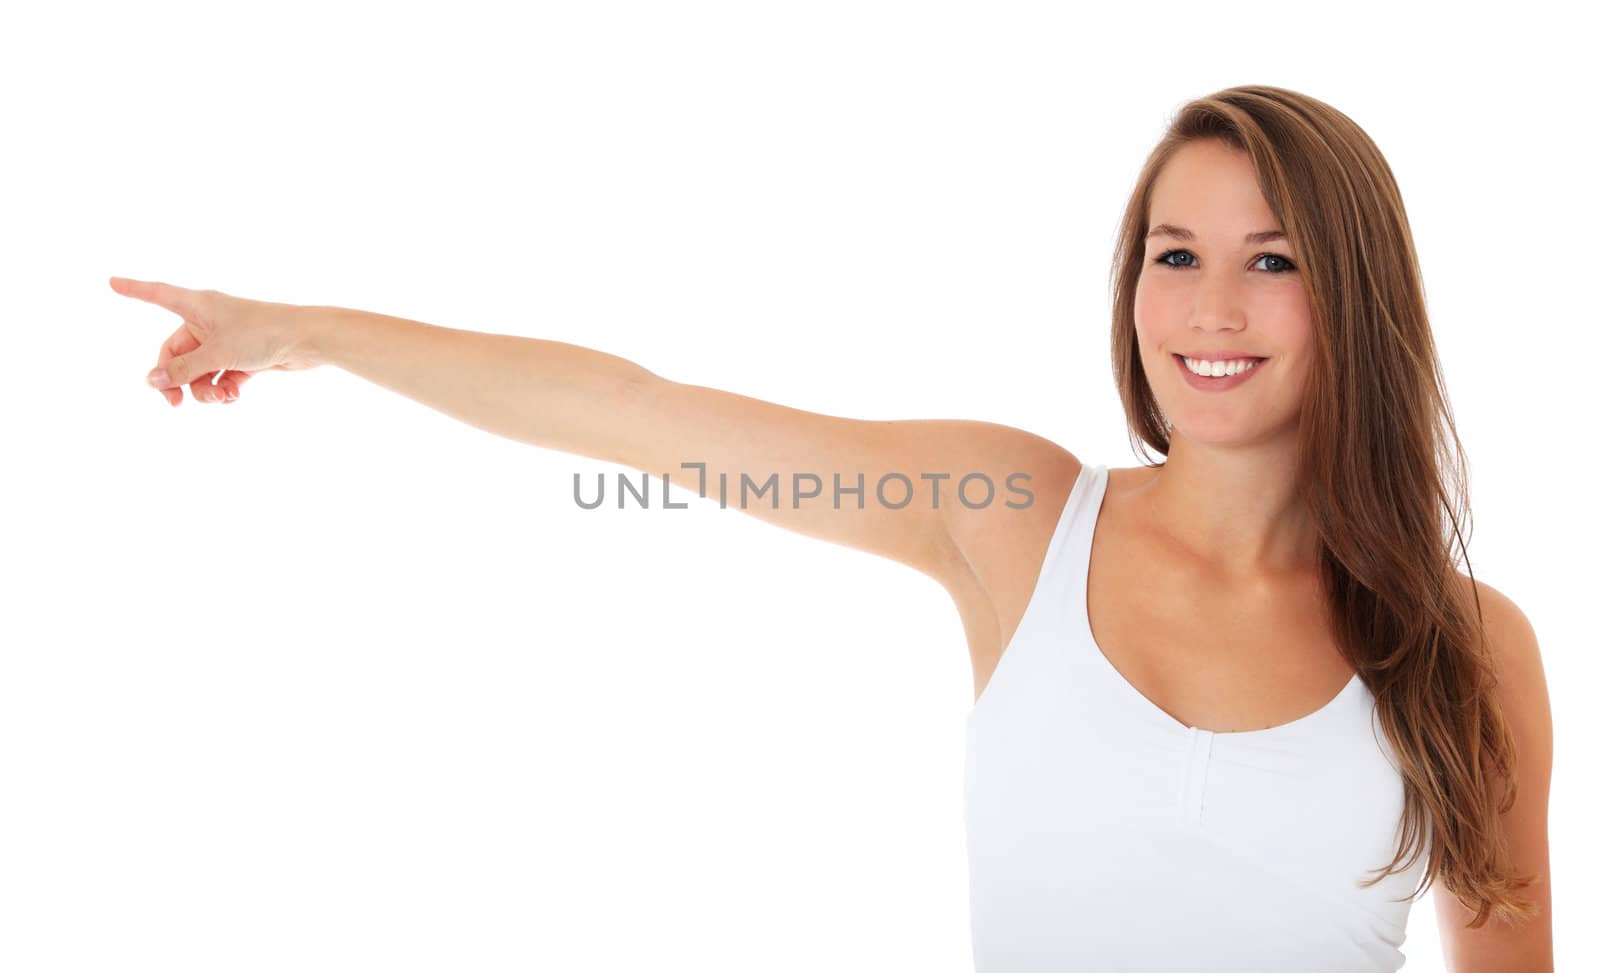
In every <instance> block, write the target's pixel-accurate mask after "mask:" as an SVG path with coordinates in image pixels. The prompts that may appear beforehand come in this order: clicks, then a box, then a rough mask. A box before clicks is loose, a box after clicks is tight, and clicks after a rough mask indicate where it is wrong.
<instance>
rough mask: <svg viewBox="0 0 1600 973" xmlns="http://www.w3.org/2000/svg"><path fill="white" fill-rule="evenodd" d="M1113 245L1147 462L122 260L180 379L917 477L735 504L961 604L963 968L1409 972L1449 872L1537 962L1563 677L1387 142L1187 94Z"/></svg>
mask: <svg viewBox="0 0 1600 973" xmlns="http://www.w3.org/2000/svg"><path fill="white" fill-rule="evenodd" d="M1113 274H1114V276H1113V284H1114V302H1113V303H1114V308H1113V315H1112V326H1111V337H1112V344H1113V365H1114V369H1115V373H1116V379H1117V382H1118V385H1119V387H1120V389H1121V395H1122V402H1123V407H1124V410H1125V413H1126V415H1127V419H1128V423H1129V426H1130V429H1131V432H1132V434H1133V435H1134V436H1135V437H1137V439H1138V440H1139V442H1140V444H1141V448H1143V447H1149V448H1152V449H1154V450H1155V451H1156V452H1158V453H1160V454H1162V455H1163V456H1165V460H1164V462H1160V463H1151V464H1148V465H1141V466H1136V467H1128V468H1118V469H1107V468H1106V467H1104V466H1093V465H1086V464H1084V463H1082V462H1080V461H1079V459H1078V458H1077V457H1076V456H1074V455H1073V454H1072V453H1071V452H1069V451H1068V450H1066V449H1064V448H1062V447H1061V446H1059V445H1057V444H1055V443H1052V442H1049V441H1048V440H1045V439H1043V438H1040V437H1038V436H1035V435H1032V434H1030V433H1027V432H1024V431H1021V430H1017V429H1012V428H1009V427H1004V426H998V425H993V424H988V423H982V422H957V421H920V422H874V421H862V420H852V419H846V418H839V417H834V416H827V415H820V414H816V413H810V412H803V411H798V410H795V409H789V408H784V407H782V406H779V405H775V404H772V403H768V402H763V401H759V400H756V399H751V398H746V397H743V396H739V395H733V394H730V393H727V392H722V391H718V390H716V389H711V388H704V387H699V386H693V385H685V384H680V383H677V382H673V381H670V380H668V379H665V378H662V377H660V376H658V375H656V374H654V373H652V372H650V371H647V370H646V369H644V368H642V367H640V366H639V365H636V364H634V363H633V362H631V361H628V360H625V359H622V358H618V357H615V356H613V355H609V354H605V353H602V352H600V351H595V350H591V349H587V348H582V347H578V346H575V345H570V344H563V343H559V342H550V341H540V340H535V339H529V338H521V337H514V336H506V335H493V334H480V333H474V332H468V331H458V330H452V329H448V328H441V327H436V326H431V325H427V324H423V323H420V322H416V321H408V320H403V319H399V318H394V317H387V316H383V315H377V314H370V313H365V312H361V311H356V310H347V309H342V308H325V307H301V306H294V305H285V304H273V303H264V302H258V301H250V300H244V299H242V298H237V297H233V296H230V295H227V294H223V293H220V292H218V291H214V290H206V291H196V290H186V289H183V288H180V287H175V286H171V285H168V284H162V283H155V282H147V281H135V280H128V279H124V278H112V280H111V285H112V287H113V289H115V290H116V291H117V293H119V294H124V295H127V296H129V297H133V298H138V299H140V300H145V301H151V302H154V303H156V304H158V305H160V306H162V307H165V308H167V309H169V310H171V311H173V312H175V313H177V314H179V315H181V316H182V318H183V323H182V325H181V326H180V327H179V328H178V329H177V330H176V331H175V332H174V333H173V334H172V336H171V337H170V338H169V339H168V340H167V342H166V344H165V345H164V346H163V348H162V350H161V353H160V358H159V362H158V365H157V368H156V370H155V371H153V372H152V373H151V376H150V381H151V383H152V384H153V385H154V386H155V387H156V388H157V389H159V390H160V391H161V394H163V395H164V396H166V397H167V399H168V401H170V402H171V403H172V404H173V405H177V404H179V403H180V402H181V401H182V399H183V392H182V389H183V386H185V385H188V386H189V389H190V392H191V394H193V395H194V397H195V398H196V399H197V400H198V401H201V402H231V401H234V400H236V399H237V398H238V396H239V395H240V392H241V390H242V389H243V388H244V387H245V385H246V383H247V382H248V381H249V380H250V378H251V377H252V376H253V375H255V374H256V373H257V372H260V371H263V370H266V369H278V370H294V369H302V368H310V367H313V366H315V365H319V364H323V363H329V364H333V365H337V366H339V367H341V368H344V369H346V370H348V371H350V372H352V373H354V374H357V375H360V376H362V377H364V378H366V379H369V380H371V381H372V382H375V383H377V384H379V385H382V386H384V387H386V388H389V389H392V390H393V391H395V392H398V393H400V394H402V395H405V396H408V397H409V398H412V399H415V400H416V401H418V402H421V403H423V404H425V405H428V406H431V407H433V408H435V409H438V410H440V411H442V412H444V413H446V414H448V415H451V416H454V417H456V418H458V419H460V420H462V421H463V422H467V423H470V424H472V425H474V426H477V427H479V428H481V429H484V430H487V431H489V432H493V433H497V434H499V435H502V436H507V437H510V438H514V439H517V440H520V441H524V442H527V443H531V444H535V445H539V446H544V447H548V448H553V449H559V450H563V451H567V452H572V453H576V454H581V455H584V456H589V457H594V458H598V459H604V460H608V461H613V462H617V463H620V464H624V465H626V466H629V467H632V468H634V469H637V470H641V471H645V472H650V473H655V474H657V475H661V474H663V473H665V474H678V473H680V467H681V464H682V463H684V462H685V460H686V459H690V458H693V459H696V460H702V461H704V462H705V464H706V465H705V467H704V477H705V480H704V481H702V482H705V483H715V482H717V480H718V478H719V477H720V476H721V475H724V474H726V475H727V476H728V477H729V479H730V481H737V480H739V479H740V477H741V475H742V476H746V477H749V478H751V480H752V482H754V483H758V484H759V483H761V482H763V481H764V480H766V479H767V478H768V477H769V476H770V475H772V474H776V475H777V476H778V477H779V482H780V483H785V482H788V480H787V478H788V477H790V476H791V474H795V473H801V472H804V473H808V474H812V475H815V476H817V477H819V478H820V480H821V481H822V482H823V483H825V484H826V483H827V482H828V481H830V480H831V479H832V476H838V477H840V478H841V479H842V480H843V481H845V482H846V483H847V484H852V485H853V484H855V483H858V482H862V480H864V481H865V483H867V484H876V483H879V482H881V481H883V479H884V478H885V477H892V476H893V475H894V474H896V473H898V474H900V475H901V476H902V477H904V478H905V482H903V483H901V484H900V485H899V486H898V487H897V488H896V489H894V490H890V491H888V492H887V494H886V493H885V492H877V493H876V495H874V490H873V489H872V487H871V486H868V488H867V489H866V491H865V495H864V497H862V498H860V499H861V500H864V501H865V502H864V503H863V502H860V500H858V499H857V496H856V495H850V496H849V497H847V499H846V501H845V502H843V503H837V502H829V499H828V497H827V495H826V494H824V496H822V497H821V498H819V499H818V500H817V501H816V502H812V503H801V502H799V499H798V495H797V497H796V499H795V501H794V502H792V503H791V502H788V501H787V500H786V501H785V502H783V503H779V504H776V505H772V504H769V503H766V502H760V503H753V504H748V505H739V504H736V509H742V510H746V511H747V512H749V513H751V514H752V515H754V516H758V517H760V518H762V519H764V520H767V521H769V522H771V523H774V524H777V525H779V526H781V527H785V528H787V529H790V530H794V531H798V532H801V533H804V534H807V535H809V536H813V537H817V538H821V539H825V540H829V541H833V542H835V543H839V544H845V545H849V546H851V547H853V548H857V549H860V550H864V551H870V552H873V553H876V554H879V555H882V556H885V557H889V558H893V559H895V560H897V561H900V562H902V563H904V564H906V565H908V566H910V567H913V568H916V569H917V570H919V571H922V572H925V573H926V574H928V575H929V576H931V577H933V578H935V579H937V580H938V581H939V582H940V583H941V584H942V585H943V586H944V587H945V588H946V590H948V591H949V593H950V595H951V597H952V598H953V599H954V600H955V602H956V604H957V606H958V607H959V610H960V615H961V618H962V620H963V623H964V625H965V629H966V634H967V639H968V642H969V645H970V649H971V654H972V665H973V673H974V679H975V683H976V691H977V701H976V704H975V706H974V708H973V710H972V711H971V713H970V714H969V718H968V751H967V779H966V786H967V792H966V793H967V805H966V819H967V825H968V831H969V844H968V851H969V862H970V865H971V871H970V878H971V892H972V909H973V912H972V923H973V926H972V932H973V947H974V953H975V959H976V961H977V968H978V970H979V971H1002V970H1004V971H1014V970H1035V969H1037V970H1046V969H1049V970H1058V969H1113V968H1115V969H1127V970H1179V969H1183V970H1200V969H1205V970H1223V969H1226V970H1232V971H1240V970H1290V969H1293V970H1340V971H1356V970H1372V971H1379V970H1383V971H1392V970H1394V969H1396V968H1398V967H1399V966H1400V965H1401V964H1402V963H1403V962H1404V957H1403V956H1402V954H1401V951H1400V946H1401V944H1402V942H1403V941H1404V938H1405V928H1406V921H1407V918H1408V915H1409V910H1410V905H1411V901H1412V900H1413V899H1414V898H1415V896H1416V895H1420V894H1421V893H1422V891H1424V890H1425V889H1426V888H1427V886H1428V885H1430V884H1431V883H1432V882H1433V881H1434V880H1435V879H1438V880H1441V881H1442V883H1443V884H1444V886H1445V889H1446V890H1447V891H1446V893H1445V894H1438V895H1436V896H1435V900H1436V902H1437V903H1438V910H1439V919H1440V923H1439V925H1440V929H1441V932H1442V934H1443V936H1444V938H1445V943H1444V947H1445V949H1444V952H1445V955H1446V957H1447V959H1448V960H1449V963H1450V968H1451V969H1452V970H1453V971H1456V973H1468V971H1480V970H1497V971H1498V970H1510V969H1516V970H1548V969H1551V967H1552V959H1551V925H1550V901H1551V900H1550V879H1549V850H1548V840H1547V828H1546V818H1547V813H1546V808H1547V802H1548V796H1549V787H1550V772H1551V755H1552V741H1551V735H1552V729H1551V715H1550V709H1549V697H1548V693H1547V691H1546V686H1545V680H1544V674H1543V669H1542V666H1541V662H1540V658H1539V650H1538V646H1537V643H1536V640H1535V638H1534V633H1533V630H1532V628H1531V626H1530V625H1529V623H1528V620H1527V619H1526V618H1525V617H1524V616H1523V614H1522V613H1521V612H1520V611H1519V610H1518V609H1517V607H1516V606H1515V605H1514V604H1513V603H1512V602H1511V601H1510V600H1509V599H1507V598H1506V597H1505V596H1504V595H1503V594H1501V593H1500V592H1498V591H1496V590H1495V589H1493V588H1491V587H1489V586H1488V585H1485V584H1483V583H1482V582H1479V581H1476V580H1475V579H1474V578H1473V576H1472V574H1471V571H1470V563H1469V565H1468V572H1467V573H1465V574H1463V573H1461V572H1460V571H1458V570H1457V569H1456V567H1455V563H1456V558H1455V556H1454V555H1453V554H1452V543H1451V538H1452V536H1454V537H1455V538H1457V539H1459V538H1460V536H1461V535H1460V530H1459V525H1460V520H1461V517H1462V516H1463V515H1464V514H1465V513H1466V509H1467V508H1466V502H1465V492H1466V488H1465V484H1464V483H1463V482H1461V479H1462V478H1461V476H1460V473H1459V469H1458V468H1457V467H1456V466H1454V465H1450V464H1449V458H1450V456H1451V455H1452V454H1451V452H1450V450H1449V449H1448V447H1449V446H1450V444H1451V443H1454V446H1455V447H1456V450H1457V451H1459V447H1460V443H1459V440H1457V439H1456V435H1455V429H1454V423H1453V420H1452V419H1451V417H1450V412H1449V408H1448V404H1447V399H1446V397H1445V394H1444V391H1443V388H1444V386H1443V382H1442V380H1441V377H1440V370H1439V364H1438V361H1437V358H1436V356H1435V352H1434V346H1433V341H1432V336H1431V334H1430V326H1429V322H1428V318H1427V313H1426V310H1425V306H1424V301H1423V291H1422V284H1421V279H1420V274H1419V270H1418V263H1417V259H1416V254H1415V252H1414V249H1413V246H1412V241H1411V236H1410V231H1409V228H1408V225H1407V219H1406V215H1405V210H1404V207H1403V205H1402V202H1401V197H1400V192H1399V190H1398V188H1397V187H1396V185H1395V181H1394V178H1393V175H1392V173H1391V172H1390V170H1389V167H1388V165H1387V164H1386V163H1385V161H1384V160H1383V157H1382V155H1381V154H1380V153H1379V151H1378V149H1377V148H1376V146H1374V144H1373V143H1372V141H1371V139H1370V138H1369V137H1368V136H1367V135H1366V133H1365V132H1364V131H1363V130H1362V129H1361V128H1360V127H1359V126H1357V125H1356V124H1355V123H1354V122H1352V121H1351V120H1350V119H1349V118H1347V117H1346V116H1345V115H1343V114H1341V113H1340V112H1338V111H1336V110H1334V109H1333V108H1331V107H1329V106H1328V105H1326V104H1323V103H1322V102H1319V101H1317V100H1315V99H1312V98H1309V97H1306V96H1305V95H1302V94H1298V93H1296V92H1292V91H1287V90H1284V89H1282V88H1275V87H1268V86H1244V87H1237V88H1230V89H1227V90H1224V91H1221V92H1217V93H1215V94H1213V95H1210V96H1208V97H1205V98H1200V99H1197V100H1195V101H1193V102H1191V103H1190V104H1188V105H1186V106H1185V107H1184V108H1183V109H1182V111H1181V112H1180V113H1179V114H1178V115H1177V116H1176V117H1175V118H1174V120H1173V121H1172V123H1171V125H1170V127H1169V130H1168V132H1167V134H1166V136H1165V138H1164V139H1163V140H1162V141H1161V142H1160V143H1159V144H1158V145H1157V146H1156V148H1155V149H1154V150H1153V151H1152V153H1151V155H1150V157H1149V159H1148V161H1147V163H1146V165H1145V167H1144V170H1143V172H1142V173H1141V175H1140V178H1139V181H1138V183H1137V186H1136V188H1135V189H1134V192H1133V195H1132V198H1131V199H1130V200H1129V203H1128V207H1127V210H1126V213H1125V216H1124V219H1123V223H1122V227H1121V236H1120V241H1119V244H1118V248H1117V253H1116V256H1115V261H1114V267H1113ZM935 471H939V472H944V473H949V474H950V477H949V479H948V480H946V481H943V483H944V486H945V487H946V489H945V491H944V495H943V497H942V501H943V502H940V499H941V498H940V496H939V491H938V490H929V489H927V487H929V486H930V485H931V484H930V481H929V480H927V479H919V477H921V475H922V474H924V473H934V472H935ZM972 474H982V475H984V476H986V477H988V479H989V480H990V481H991V483H993V484H996V485H998V484H1011V485H1014V484H1016V483H1017V482H1018V481H1017V480H1016V479H1014V477H1015V476H1016V475H1018V474H1021V475H1022V476H1024V477H1025V478H1026V479H1025V481H1024V482H1025V483H1026V488H1027V490H1028V491H1029V492H1030V493H1031V496H1032V498H1033V502H1031V503H1028V504H1022V505H1018V504H1015V503H998V502H996V503H987V504H984V503H977V502H967V500H966V499H964V498H965V497H967V496H968V494H966V493H961V494H959V495H958V494H957V493H956V491H955V487H956V484H957V481H958V480H959V479H961V478H962V477H963V476H968V475H972ZM1447 474H1449V475H1448V476H1447ZM858 478H859V479H858ZM679 479H680V481H682V480H685V479H688V477H685V476H679ZM908 487H910V489H908ZM708 492H709V491H708ZM980 492H981V491H980ZM886 495H887V496H891V497H893V498H894V499H893V500H892V501H886V500H885V499H884V497H885V496H886ZM901 499H905V500H906V502H905V503H903V504H900V505H898V506H893V505H892V504H894V503H898V501H899V500H901ZM1461 554H1462V556H1463V558H1464V556H1465V549H1464V543H1463V547H1462V551H1461Z"/></svg>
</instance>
